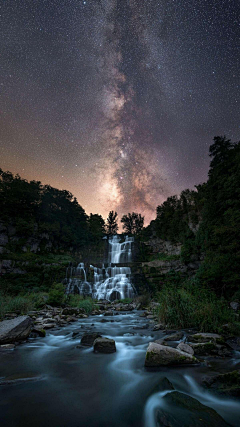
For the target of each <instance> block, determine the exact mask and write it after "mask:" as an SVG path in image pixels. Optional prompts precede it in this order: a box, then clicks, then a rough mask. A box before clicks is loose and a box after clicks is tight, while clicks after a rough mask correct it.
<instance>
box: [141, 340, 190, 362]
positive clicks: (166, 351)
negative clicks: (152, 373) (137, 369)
mask: <svg viewBox="0 0 240 427" xmlns="http://www.w3.org/2000/svg"><path fill="white" fill-rule="evenodd" d="M197 362H198V360H197V359H196V357H194V356H192V355H191V354H189V353H184V352H183V351H181V350H178V349H176V348H172V347H169V346H165V345H161V344H157V343H155V342H150V343H149V345H148V348H147V353H146V358H145V366H147V367H154V366H155V367H157V366H164V365H181V364H192V363H197Z"/></svg>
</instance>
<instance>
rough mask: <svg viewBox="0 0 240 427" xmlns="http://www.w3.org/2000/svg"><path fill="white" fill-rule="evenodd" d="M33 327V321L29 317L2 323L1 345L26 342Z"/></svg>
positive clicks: (0, 329)
mask: <svg viewBox="0 0 240 427" xmlns="http://www.w3.org/2000/svg"><path fill="white" fill-rule="evenodd" d="M31 326H32V319H31V318H30V317H29V316H19V317H16V318H15V319H11V320H4V321H3V322H1V323H0V344H8V343H14V342H15V341H22V340H25V339H26V338H27V337H28V336H29V335H30V332H31Z"/></svg>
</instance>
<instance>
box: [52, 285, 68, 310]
mask: <svg viewBox="0 0 240 427" xmlns="http://www.w3.org/2000/svg"><path fill="white" fill-rule="evenodd" d="M64 293H65V288H64V285H63V284H62V283H56V284H54V285H53V287H52V289H50V291H49V294H48V304H50V305H53V306H58V305H62V304H63V302H64V299H65V294H64Z"/></svg>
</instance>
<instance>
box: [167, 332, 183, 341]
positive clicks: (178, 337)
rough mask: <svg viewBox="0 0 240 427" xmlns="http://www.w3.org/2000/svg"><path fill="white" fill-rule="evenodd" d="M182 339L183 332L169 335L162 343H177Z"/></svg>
mask: <svg viewBox="0 0 240 427" xmlns="http://www.w3.org/2000/svg"><path fill="white" fill-rule="evenodd" d="M183 337H184V333H183V332H181V331H180V332H176V333H175V334H172V335H169V336H168V337H165V338H164V341H179V340H181V339H182V338H183Z"/></svg>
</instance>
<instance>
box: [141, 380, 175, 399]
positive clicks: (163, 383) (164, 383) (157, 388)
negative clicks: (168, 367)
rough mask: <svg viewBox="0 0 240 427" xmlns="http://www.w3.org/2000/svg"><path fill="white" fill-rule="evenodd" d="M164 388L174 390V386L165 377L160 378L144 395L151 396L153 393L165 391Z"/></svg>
mask: <svg viewBox="0 0 240 427" xmlns="http://www.w3.org/2000/svg"><path fill="white" fill-rule="evenodd" d="M165 390H175V388H174V386H173V385H172V383H171V382H170V381H169V380H168V378H167V377H163V378H161V379H160V380H159V382H158V383H157V384H156V385H155V386H154V387H153V388H152V389H150V390H149V391H148V393H147V396H146V397H149V396H151V395H152V394H155V393H160V392H162V391H165Z"/></svg>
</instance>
